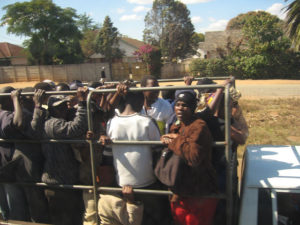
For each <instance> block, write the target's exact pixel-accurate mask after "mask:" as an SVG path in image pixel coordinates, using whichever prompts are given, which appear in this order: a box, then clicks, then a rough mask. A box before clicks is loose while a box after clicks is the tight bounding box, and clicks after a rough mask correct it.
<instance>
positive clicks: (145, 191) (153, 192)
mask: <svg viewBox="0 0 300 225" xmlns="http://www.w3.org/2000/svg"><path fill="white" fill-rule="evenodd" d="M98 190H100V191H101V192H122V188H114V187H99V188H98ZM134 193H137V194H151V195H173V194H174V193H173V192H172V191H165V190H150V189H134ZM201 198H218V199H226V195H224V194H212V195H204V196H201Z"/></svg>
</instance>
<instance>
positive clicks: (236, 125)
mask: <svg viewBox="0 0 300 225" xmlns="http://www.w3.org/2000/svg"><path fill="white" fill-rule="evenodd" d="M184 80H185V83H186V85H191V84H192V81H193V78H192V77H185V79H184ZM228 82H230V81H229V80H226V81H225V83H224V85H226V84H227V83H228ZM212 83H214V82H213V81H211V80H209V79H202V80H199V81H198V83H197V84H199V85H201V84H212ZM133 86H135V84H134V83H133V82H130V81H124V82H121V83H119V84H107V85H105V84H104V83H101V82H90V83H88V84H87V85H84V84H83V83H81V82H80V81H77V80H76V81H73V82H72V83H70V84H66V83H58V84H55V83H54V82H52V81H49V80H46V81H44V82H40V83H37V84H36V85H35V86H34V87H27V88H23V89H18V90H15V89H14V88H12V87H5V88H1V89H0V93H11V94H10V96H7V95H5V96H4V95H0V107H1V108H0V125H1V127H0V138H4V139H25V140H47V139H56V140H58V141H57V142H49V141H48V142H47V141H43V142H41V143H39V142H22V141H21V142H19V141H15V142H5V143H0V156H1V158H0V160H1V161H0V163H1V165H0V166H1V167H0V180H1V181H2V182H3V183H2V184H0V209H1V213H2V216H3V217H4V219H11V220H22V221H33V222H38V223H52V224H62V225H68V224H70V225H71V224H72V225H74V224H75V225H76V224H85V225H88V224H91V225H92V224H96V223H97V216H98V219H100V221H101V224H120V225H121V224H132V225H133V224H134V225H139V224H143V225H144V224H146V225H147V224H149V225H150V224H151V225H153V224H181V225H197V224H199V225H202V224H203V225H210V224H213V223H217V222H218V219H217V217H216V216H215V214H216V213H219V211H222V210H224V204H223V207H222V202H221V201H218V199H215V198H211V197H203V196H208V195H211V194H218V193H221V192H224V191H225V180H226V174H225V171H226V159H225V152H224V151H225V150H224V147H220V146H217V147H215V146H213V145H212V143H213V141H224V94H223V90H222V89H221V88H220V89H216V90H214V89H212V90H203V89H199V90H190V89H189V90H176V91H172V90H171V91H164V92H163V93H162V97H163V98H160V97H159V91H139V92H131V91H129V88H130V87H133ZM140 86H141V87H157V86H159V84H158V81H157V79H156V78H155V77H153V76H145V77H144V78H143V79H142V80H141V82H140ZM105 88H116V90H117V91H116V92H113V93H108V94H106V93H94V94H93V95H92V100H91V111H92V123H93V130H92V131H90V130H88V126H87V124H88V123H87V103H86V98H87V95H88V92H89V90H94V89H105ZM68 90H77V93H76V95H46V94H45V92H48V91H68ZM196 91H197V92H198V93H196ZM24 92H25V93H26V92H34V96H30V95H22V93H24ZM230 96H231V101H230V104H231V106H232V121H231V139H232V142H233V144H232V148H233V149H236V147H237V145H239V144H244V143H245V141H246V139H247V136H248V128H247V124H246V122H245V119H244V117H243V115H242V112H241V109H240V107H239V105H238V99H239V98H240V96H241V95H240V93H239V91H238V90H236V89H235V88H233V87H232V88H231V89H230ZM66 139H72V140H73V139H89V140H97V141H98V142H99V144H95V145H94V148H95V156H94V159H95V160H94V161H95V165H96V180H97V182H98V184H99V186H111V187H122V193H119V194H118V193H100V194H99V201H98V205H97V207H98V215H96V210H95V204H96V203H95V201H94V198H93V192H92V190H83V191H81V190H76V189H75V190H74V189H59V188H54V187H53V188H52V187H51V186H47V187H44V188H41V187H33V186H30V185H28V186H27V185H22V186H18V185H15V184H11V183H9V182H17V183H38V182H44V183H46V184H50V185H51V184H64V185H76V184H83V185H91V184H92V173H91V160H90V151H89V145H88V144H87V143H74V144H70V143H64V142H59V140H66ZM114 140H125V141H159V140H161V141H162V143H163V145H164V146H165V148H168V149H169V150H170V151H172V152H173V153H174V154H176V155H178V156H180V158H181V159H182V161H183V162H184V163H185V165H186V169H185V171H184V173H185V174H184V176H183V177H184V182H182V183H181V184H180V185H179V187H177V188H176V190H175V189H174V190H173V189H172V191H173V193H174V194H173V195H172V196H170V197H167V196H159V195H149V194H138V193H135V194H134V190H135V189H150V190H153V189H154V190H155V189H157V190H167V189H168V187H166V186H165V185H164V184H162V183H161V182H160V181H159V179H158V178H157V177H156V176H155V173H154V168H155V165H156V162H157V159H158V158H160V154H161V152H162V147H161V146H157V145H155V146H151V145H136V144H112V143H113V141H114ZM5 182H7V183H5ZM219 214H222V213H219ZM222 219H224V218H221V219H219V220H221V221H222ZM222 222H223V221H222Z"/></svg>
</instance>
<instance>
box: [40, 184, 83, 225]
mask: <svg viewBox="0 0 300 225" xmlns="http://www.w3.org/2000/svg"><path fill="white" fill-rule="evenodd" d="M45 195H46V197H47V199H48V205H49V213H50V217H51V220H52V224H54V225H81V224H82V220H83V210H84V207H83V199H82V191H81V190H67V189H65V190H59V189H46V190H45Z"/></svg>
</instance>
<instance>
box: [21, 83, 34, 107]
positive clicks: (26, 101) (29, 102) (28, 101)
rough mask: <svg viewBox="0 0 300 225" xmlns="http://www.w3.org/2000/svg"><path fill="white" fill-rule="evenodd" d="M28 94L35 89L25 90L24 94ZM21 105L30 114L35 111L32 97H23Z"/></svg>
mask: <svg viewBox="0 0 300 225" xmlns="http://www.w3.org/2000/svg"><path fill="white" fill-rule="evenodd" d="M26 92H34V88H33V87H25V88H23V89H22V93H26ZM20 103H21V105H22V106H23V107H24V108H25V109H27V110H28V111H30V112H33V110H34V101H33V99H32V96H29V95H21V97H20Z"/></svg>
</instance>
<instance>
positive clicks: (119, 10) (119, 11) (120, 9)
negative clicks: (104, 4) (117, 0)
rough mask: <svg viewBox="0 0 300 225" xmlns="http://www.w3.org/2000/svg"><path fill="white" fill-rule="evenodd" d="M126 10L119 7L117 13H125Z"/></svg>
mask: <svg viewBox="0 0 300 225" xmlns="http://www.w3.org/2000/svg"><path fill="white" fill-rule="evenodd" d="M124 12H125V9H122V8H118V9H117V13H118V14H122V13H124Z"/></svg>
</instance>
